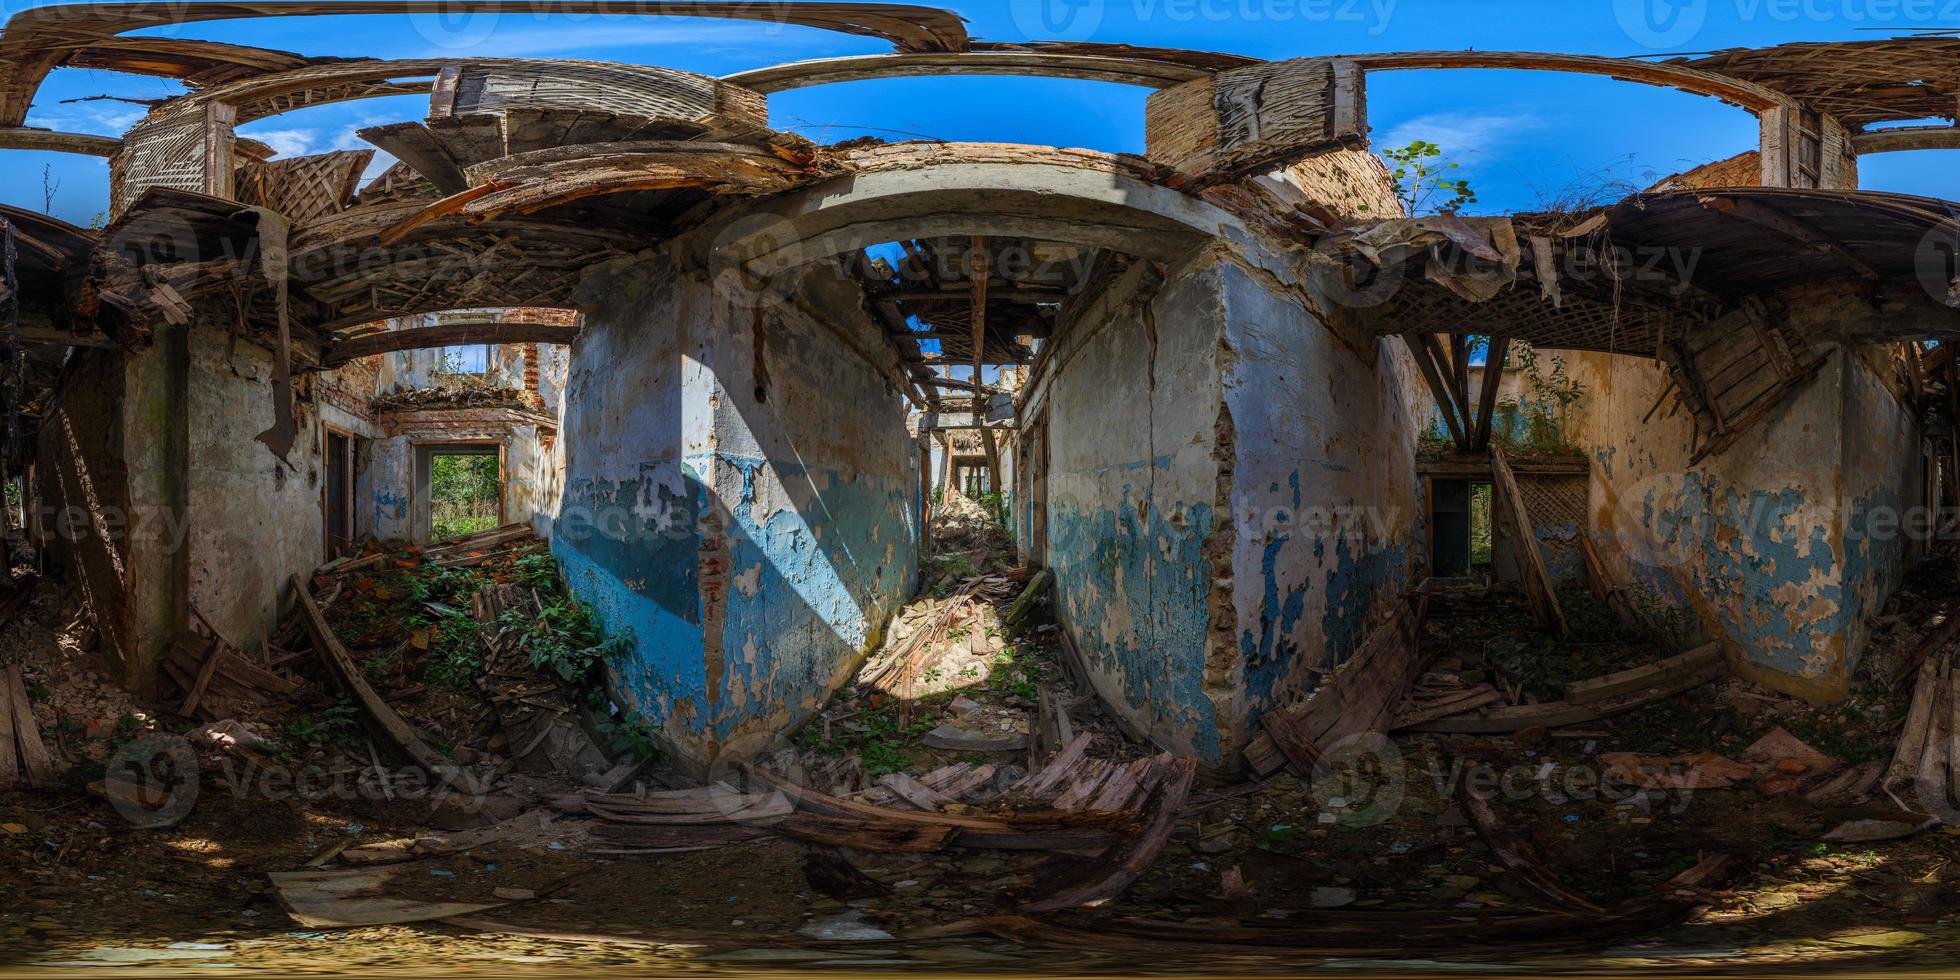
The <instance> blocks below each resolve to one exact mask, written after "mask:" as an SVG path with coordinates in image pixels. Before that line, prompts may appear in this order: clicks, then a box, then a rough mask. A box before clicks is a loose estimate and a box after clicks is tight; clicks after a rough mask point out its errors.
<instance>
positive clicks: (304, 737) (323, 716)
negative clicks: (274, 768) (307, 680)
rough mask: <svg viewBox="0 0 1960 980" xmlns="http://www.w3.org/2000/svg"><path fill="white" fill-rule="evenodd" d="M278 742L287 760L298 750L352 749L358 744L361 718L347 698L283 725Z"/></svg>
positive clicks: (343, 696)
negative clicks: (283, 748)
mask: <svg viewBox="0 0 1960 980" xmlns="http://www.w3.org/2000/svg"><path fill="white" fill-rule="evenodd" d="M281 734H282V735H283V736H284V737H283V738H282V739H281V741H283V742H284V743H285V745H286V751H285V752H284V753H281V754H282V755H284V756H285V757H288V758H290V757H291V756H292V755H294V754H295V753H296V752H297V751H298V750H301V749H321V748H342V749H352V748H355V747H357V746H359V745H360V744H361V739H362V735H361V715H360V711H359V710H358V709H356V708H355V707H354V702H353V701H351V700H349V699H348V697H347V695H345V694H343V695H341V696H340V700H339V701H337V702H335V703H334V704H333V705H331V706H329V707H326V708H323V709H321V710H320V711H316V712H314V713H312V714H308V715H300V716H299V717H297V718H294V719H293V720H292V721H289V722H287V723H286V727H285V730H284V731H283V732H282V733H281Z"/></svg>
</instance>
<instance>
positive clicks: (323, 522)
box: [320, 425, 358, 561]
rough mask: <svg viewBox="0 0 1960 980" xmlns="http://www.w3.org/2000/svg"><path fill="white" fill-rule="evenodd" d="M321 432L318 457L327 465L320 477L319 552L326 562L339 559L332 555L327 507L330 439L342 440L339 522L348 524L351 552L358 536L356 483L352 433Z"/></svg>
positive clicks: (340, 430)
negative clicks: (338, 438) (355, 514)
mask: <svg viewBox="0 0 1960 980" xmlns="http://www.w3.org/2000/svg"><path fill="white" fill-rule="evenodd" d="M322 429H323V430H324V431H322V433H321V435H320V439H321V443H322V444H321V446H320V458H321V460H322V461H323V462H326V463H327V464H328V465H327V466H326V467H325V470H326V472H324V473H322V474H321V476H320V541H321V553H322V554H324V555H325V556H326V560H328V561H332V560H333V559H335V558H338V557H340V555H337V554H335V553H334V539H333V520H332V517H331V515H330V514H329V513H328V507H329V506H330V505H331V504H332V501H333V466H332V460H331V459H330V458H329V457H331V456H332V455H333V440H334V437H335V436H338V437H340V438H341V440H343V445H344V447H345V448H344V450H343V451H342V453H341V458H340V465H341V473H342V474H343V476H344V480H343V483H342V487H341V489H342V490H343V493H342V495H341V501H342V508H341V515H340V517H341V520H343V521H346V522H347V541H346V547H347V549H348V551H350V552H351V551H352V550H353V549H354V547H355V541H354V539H355V538H356V537H357V536H358V532H357V530H356V528H355V526H354V513H355V507H354V486H355V484H356V483H357V482H358V481H356V480H355V478H354V433H352V432H350V431H348V430H346V429H343V428H341V427H339V426H337V425H324V426H322Z"/></svg>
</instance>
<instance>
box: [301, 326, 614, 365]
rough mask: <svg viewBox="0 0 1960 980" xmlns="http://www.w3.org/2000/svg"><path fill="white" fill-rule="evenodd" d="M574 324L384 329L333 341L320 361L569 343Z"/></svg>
mask: <svg viewBox="0 0 1960 980" xmlns="http://www.w3.org/2000/svg"><path fill="white" fill-rule="evenodd" d="M578 333H579V327H578V325H577V324H564V323H542V322H532V321H527V320H520V319H512V320H498V321H495V322H490V323H447V324H443V325H442V326H437V327H412V328H409V329H406V330H383V331H379V332H376V333H370V334H363V335H361V336H359V337H347V338H341V339H336V340H335V341H334V343H333V345H332V346H331V347H329V348H327V352H326V357H325V358H324V359H323V361H322V363H324V364H325V365H326V366H327V367H339V366H341V365H343V364H346V363H347V362H349V361H353V360H358V359H360V358H363V357H368V356H371V355H374V354H388V353H393V352H395V351H404V350H420V349H423V348H430V347H453V346H456V345H459V344H566V345H569V344H571V343H572V342H573V341H574V340H577V339H578Z"/></svg>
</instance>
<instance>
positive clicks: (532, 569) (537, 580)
mask: <svg viewBox="0 0 1960 980" xmlns="http://www.w3.org/2000/svg"><path fill="white" fill-rule="evenodd" d="M511 571H512V572H514V573H515V574H516V576H517V580H518V581H519V582H521V583H523V585H524V587H525V588H527V589H536V590H538V591H539V592H555V591H557V590H558V559H557V558H554V557H552V554H551V552H549V551H540V552H538V553H536V554H531V555H525V556H524V557H522V558H519V559H517V560H516V561H514V562H512V563H511Z"/></svg>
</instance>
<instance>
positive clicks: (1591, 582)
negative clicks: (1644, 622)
mask: <svg viewBox="0 0 1960 980" xmlns="http://www.w3.org/2000/svg"><path fill="white" fill-rule="evenodd" d="M1578 538H1579V555H1580V557H1582V558H1584V559H1585V562H1586V585H1587V587H1588V588H1590V589H1591V590H1592V594H1593V598H1595V599H1598V600H1599V601H1601V602H1603V603H1606V605H1607V606H1609V607H1611V608H1612V610H1613V613H1614V615H1617V616H1619V617H1620V621H1621V622H1623V623H1632V622H1634V621H1635V620H1636V619H1637V618H1638V617H1636V616H1635V614H1634V610H1633V604H1632V603H1631V602H1629V601H1628V600H1627V584H1626V583H1625V582H1622V581H1620V579H1619V577H1618V576H1617V575H1615V574H1613V570H1612V567H1611V566H1609V565H1607V564H1606V556H1605V555H1602V554H1600V551H1599V542H1597V541H1594V540H1593V536H1592V533H1591V532H1590V531H1589V530H1587V529H1585V528H1580V529H1579V535H1578Z"/></svg>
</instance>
